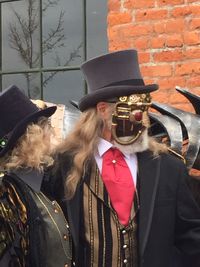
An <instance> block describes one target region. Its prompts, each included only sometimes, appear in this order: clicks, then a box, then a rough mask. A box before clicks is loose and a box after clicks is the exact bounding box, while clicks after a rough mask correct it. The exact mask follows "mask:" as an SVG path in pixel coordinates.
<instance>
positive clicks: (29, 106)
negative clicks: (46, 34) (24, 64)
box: [0, 85, 57, 157]
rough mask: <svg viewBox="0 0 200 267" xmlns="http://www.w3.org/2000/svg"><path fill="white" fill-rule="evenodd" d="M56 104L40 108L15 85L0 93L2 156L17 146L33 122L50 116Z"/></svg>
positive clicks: (0, 148) (0, 152)
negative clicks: (17, 142)
mask: <svg viewBox="0 0 200 267" xmlns="http://www.w3.org/2000/svg"><path fill="white" fill-rule="evenodd" d="M56 108H57V107H56V106H52V107H49V108H45V109H39V108H38V107H37V106H36V105H35V104H33V103H32V102H31V100H30V99H29V98H28V97H27V96H26V95H24V94H23V93H22V91H20V89H19V88H17V87H16V86H15V85H13V86H11V87H9V88H8V89H6V90H4V91H3V92H2V93H1V94H0V157H2V156H4V155H5V153H6V152H8V151H9V150H10V149H12V148H13V147H14V146H15V143H16V141H17V140H18V139H19V138H20V137H21V136H22V135H23V134H24V132H25V130H26V127H27V125H28V124H29V123H31V122H37V120H38V119H39V118H40V117H42V116H44V117H50V116H51V115H52V114H53V113H54V112H55V111H56Z"/></svg>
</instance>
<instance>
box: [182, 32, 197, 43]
mask: <svg viewBox="0 0 200 267" xmlns="http://www.w3.org/2000/svg"><path fill="white" fill-rule="evenodd" d="M183 38H184V43H185V44H187V45H195V44H199V43H200V34H199V32H185V33H184V34H183Z"/></svg>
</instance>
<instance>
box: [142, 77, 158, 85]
mask: <svg viewBox="0 0 200 267" xmlns="http://www.w3.org/2000/svg"><path fill="white" fill-rule="evenodd" d="M144 83H145V84H146V85H147V84H155V83H156V84H157V79H150V78H149V79H148V78H144Z"/></svg>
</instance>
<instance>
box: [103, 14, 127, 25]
mask: <svg viewBox="0 0 200 267" xmlns="http://www.w3.org/2000/svg"><path fill="white" fill-rule="evenodd" d="M131 20H132V16H131V14H130V13H119V12H111V13H109V15H108V25H109V26H114V25H121V24H125V23H130V22H131Z"/></svg>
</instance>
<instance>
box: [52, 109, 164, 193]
mask: <svg viewBox="0 0 200 267" xmlns="http://www.w3.org/2000/svg"><path fill="white" fill-rule="evenodd" d="M148 123H149V122H148V116H147V115H146V119H145V124H146V125H148ZM104 125H105V124H104V121H103V120H102V119H101V118H100V116H99V115H98V113H97V110H96V108H91V109H88V110H87V111H85V112H83V113H82V114H81V116H80V119H79V120H78V122H77V123H76V125H75V128H74V130H73V131H72V132H71V133H70V134H69V135H68V136H67V137H66V139H65V140H64V142H63V143H62V144H61V145H60V146H59V147H58V149H57V152H58V153H60V154H62V153H65V152H66V153H69V154H70V155H71V156H72V157H73V164H72V169H71V170H70V173H67V174H66V176H67V177H66V178H67V179H66V193H67V198H71V197H72V196H73V194H74V193H75V191H76V187H77V185H78V183H79V181H80V179H81V177H82V175H83V172H84V168H85V166H84V165H85V163H86V162H87V161H88V160H89V159H91V158H92V157H93V155H94V152H95V151H96V149H97V144H98V142H99V137H101V135H102V131H103V127H104ZM149 149H150V150H151V151H153V154H154V155H155V156H156V155H158V154H159V153H161V152H166V151H167V149H166V147H165V146H164V145H162V144H159V143H157V142H156V141H155V140H154V139H153V138H149Z"/></svg>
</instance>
